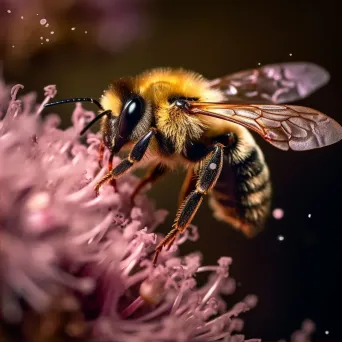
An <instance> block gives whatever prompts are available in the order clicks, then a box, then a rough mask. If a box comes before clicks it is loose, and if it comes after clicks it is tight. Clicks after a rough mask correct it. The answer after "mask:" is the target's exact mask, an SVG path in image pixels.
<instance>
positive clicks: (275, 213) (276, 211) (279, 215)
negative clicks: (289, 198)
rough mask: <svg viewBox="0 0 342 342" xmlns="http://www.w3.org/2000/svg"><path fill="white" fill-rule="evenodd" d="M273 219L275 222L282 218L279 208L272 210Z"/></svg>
mask: <svg viewBox="0 0 342 342" xmlns="http://www.w3.org/2000/svg"><path fill="white" fill-rule="evenodd" d="M272 214H273V217H274V218H275V219H276V220H280V219H282V218H283V217H284V210H283V209H281V208H276V209H274V210H273V213H272Z"/></svg>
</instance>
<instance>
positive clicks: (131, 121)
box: [119, 96, 145, 137]
mask: <svg viewBox="0 0 342 342" xmlns="http://www.w3.org/2000/svg"><path fill="white" fill-rule="evenodd" d="M144 110H145V103H144V100H143V98H142V97H141V96H137V97H134V98H132V99H130V100H128V101H127V102H126V104H125V106H124V108H123V109H122V112H121V115H120V123H119V134H120V136H121V137H128V136H129V135H130V134H131V133H132V131H133V130H134V128H135V127H136V125H137V124H138V123H139V121H140V120H141V118H142V116H143V114H144Z"/></svg>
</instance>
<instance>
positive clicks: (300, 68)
mask: <svg viewBox="0 0 342 342" xmlns="http://www.w3.org/2000/svg"><path fill="white" fill-rule="evenodd" d="M329 79H330V75H329V73H328V72H327V71H326V70H325V69H323V68H322V67H320V66H318V65H316V64H312V63H306V62H292V63H281V64H270V65H265V66H263V67H260V68H257V69H250V70H245V71H241V72H237V73H235V74H232V75H228V76H225V77H222V78H217V79H215V80H212V81H210V86H211V87H212V88H215V89H220V90H221V91H222V92H223V93H224V94H225V95H226V96H227V100H229V101H230V102H232V103H246V102H247V103H285V102H293V101H296V100H300V99H303V98H305V97H307V96H309V95H310V94H311V93H313V92H314V91H316V90H317V89H319V88H320V87H322V86H324V85H325V84H326V83H328V81H329Z"/></svg>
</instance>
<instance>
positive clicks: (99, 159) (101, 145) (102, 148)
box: [98, 140, 105, 169]
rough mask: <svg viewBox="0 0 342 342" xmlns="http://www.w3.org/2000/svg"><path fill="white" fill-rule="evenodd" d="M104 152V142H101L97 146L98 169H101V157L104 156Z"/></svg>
mask: <svg viewBox="0 0 342 342" xmlns="http://www.w3.org/2000/svg"><path fill="white" fill-rule="evenodd" d="M104 150H105V144H104V141H103V140H101V142H100V146H99V157H98V163H99V168H100V169H102V166H103V164H102V163H103V155H104Z"/></svg>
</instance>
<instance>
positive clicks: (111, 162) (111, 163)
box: [108, 153, 116, 191]
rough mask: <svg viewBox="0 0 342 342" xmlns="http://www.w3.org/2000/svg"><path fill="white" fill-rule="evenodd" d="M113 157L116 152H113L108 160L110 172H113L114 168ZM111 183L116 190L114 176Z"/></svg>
mask: <svg viewBox="0 0 342 342" xmlns="http://www.w3.org/2000/svg"><path fill="white" fill-rule="evenodd" d="M113 157H114V154H113V153H111V154H110V157H109V160H108V172H111V171H112V170H113ZM110 185H111V186H112V187H113V189H114V191H116V180H115V179H114V178H113V179H111V180H110Z"/></svg>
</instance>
